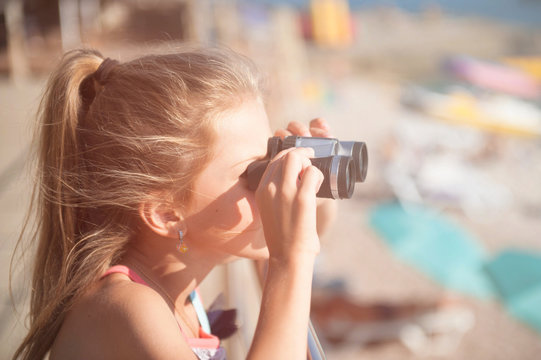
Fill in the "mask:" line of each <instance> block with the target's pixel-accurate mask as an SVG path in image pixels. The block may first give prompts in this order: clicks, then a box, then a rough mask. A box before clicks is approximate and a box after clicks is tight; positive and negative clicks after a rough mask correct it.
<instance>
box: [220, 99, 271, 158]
mask: <svg viewBox="0 0 541 360" xmlns="http://www.w3.org/2000/svg"><path fill="white" fill-rule="evenodd" d="M218 123H219V126H217V128H216V132H217V134H216V135H217V136H216V143H215V147H214V152H215V158H221V159H230V160H231V161H233V162H234V161H242V160H243V158H244V157H246V158H250V157H254V156H261V152H266V146H267V139H268V138H269V137H270V136H271V130H270V125H269V121H268V118H267V114H266V112H265V108H264V107H263V105H262V104H261V103H260V102H258V101H249V102H244V103H243V104H241V105H240V106H239V107H237V108H236V109H234V110H231V111H228V112H227V113H225V114H224V116H223V117H221V118H219V119H218ZM262 155H265V154H264V153H263V154H262Z"/></svg>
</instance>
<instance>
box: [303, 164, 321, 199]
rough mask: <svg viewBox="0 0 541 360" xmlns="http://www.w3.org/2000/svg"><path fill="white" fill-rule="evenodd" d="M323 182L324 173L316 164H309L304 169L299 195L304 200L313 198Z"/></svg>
mask: <svg viewBox="0 0 541 360" xmlns="http://www.w3.org/2000/svg"><path fill="white" fill-rule="evenodd" d="M322 183H323V173H322V172H321V171H320V170H319V169H318V168H317V167H315V166H313V165H309V166H307V167H306V168H305V169H304V172H303V175H302V178H301V181H300V184H299V190H298V197H299V199H301V200H303V201H308V200H310V199H313V201H314V202H315V201H316V199H315V195H316V194H317V192H318V191H319V188H320V187H321V184H322Z"/></svg>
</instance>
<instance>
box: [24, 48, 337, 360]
mask: <svg viewBox="0 0 541 360" xmlns="http://www.w3.org/2000/svg"><path fill="white" fill-rule="evenodd" d="M39 133H40V134H39V149H38V151H39V153H38V156H39V160H38V161H39V167H38V169H39V178H38V182H37V185H36V197H35V209H36V210H37V213H38V217H39V221H38V229H37V234H36V238H37V241H38V245H37V253H36V258H35V264H34V265H35V266H34V274H33V288H32V295H31V313H30V319H31V322H30V329H29V333H28V335H27V336H26V338H25V339H24V341H23V343H22V344H21V345H20V347H19V349H18V350H17V352H16V354H15V356H14V357H15V358H22V359H38V358H43V357H44V356H46V354H47V353H49V357H50V359H124V358H126V359H128V358H129V359H223V358H225V354H224V351H223V348H221V347H220V345H219V340H218V339H217V338H216V337H214V336H212V335H211V334H209V329H208V326H206V325H207V324H206V319H205V314H204V312H202V311H201V304H200V301H199V298H198V296H197V293H196V292H195V291H194V290H195V288H196V287H197V286H198V284H200V283H201V281H203V279H204V278H205V276H206V275H207V274H208V273H209V272H210V271H211V270H212V268H213V267H215V266H216V265H218V264H223V263H225V262H227V261H230V260H232V259H235V258H237V257H245V258H250V259H254V260H263V259H267V260H268V266H267V274H266V278H265V281H264V289H263V298H262V304H261V310H260V316H259V320H258V325H257V328H256V332H255V335H254V338H253V343H252V344H251V347H250V350H249V354H248V357H249V358H253V359H266V358H269V359H270V358H272V359H302V358H306V336H307V331H308V330H307V328H308V325H307V324H308V316H309V303H310V290H311V278H312V270H313V265H314V259H315V256H316V254H317V253H318V252H319V239H318V234H317V231H316V216H317V214H316V213H317V212H316V208H317V203H316V197H315V194H316V192H317V191H318V189H319V186H320V184H321V182H322V180H323V175H322V174H321V172H320V171H319V170H318V169H317V168H315V167H313V166H311V163H310V160H309V158H310V157H311V156H313V152H312V151H311V150H310V149H288V150H285V151H283V152H281V153H279V154H278V155H277V156H276V157H275V158H274V159H273V160H272V161H271V163H270V165H269V166H268V168H267V170H266V172H265V174H264V176H263V178H262V180H261V183H260V186H259V188H258V190H257V191H256V192H255V193H254V192H251V191H249V190H248V189H247V188H246V184H245V180H244V179H243V177H242V176H241V175H242V174H243V172H244V171H245V169H246V167H247V166H248V164H250V163H251V162H252V161H254V160H256V159H258V158H261V157H263V156H265V154H266V144H267V139H268V137H269V136H271V132H270V129H269V125H268V119H267V116H266V113H265V110H264V107H263V102H262V94H261V86H260V79H259V77H258V75H257V72H256V71H255V69H254V67H253V65H252V64H251V62H250V61H248V60H246V59H245V58H244V57H242V56H240V55H238V54H235V53H233V52H231V51H226V50H195V51H185V52H181V53H177V54H167V55H160V56H154V55H153V56H145V57H142V58H139V59H136V60H133V61H130V62H127V63H118V62H116V61H114V60H111V59H104V58H103V56H102V55H101V54H100V53H98V52H96V51H92V50H76V51H72V52H69V53H67V54H66V55H65V56H64V58H63V60H62V62H61V63H60V65H59V67H58V68H57V69H56V70H55V71H54V73H53V74H52V76H51V78H50V80H49V83H48V85H47V90H46V92H45V95H44V97H43V100H42V103H41V106H40V112H39ZM291 133H293V134H298V135H307V134H309V133H310V131H309V129H308V128H306V127H305V126H303V125H301V124H299V123H292V124H290V125H289V126H288V129H287V130H281V131H279V132H278V134H279V135H287V134H291ZM311 133H312V134H313V135H317V136H327V135H328V128H327V125H326V124H325V123H324V122H323V121H321V120H314V121H313V122H312V123H311ZM323 206H325V205H323ZM322 209H323V208H322ZM320 213H324V212H323V211H321V212H320Z"/></svg>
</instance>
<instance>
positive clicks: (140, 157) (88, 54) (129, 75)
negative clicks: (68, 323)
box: [14, 49, 261, 359]
mask: <svg viewBox="0 0 541 360" xmlns="http://www.w3.org/2000/svg"><path fill="white" fill-rule="evenodd" d="M260 83H261V82H260V78H259V76H258V74H257V71H256V70H255V68H254V66H253V64H252V63H251V62H250V61H249V60H247V59H246V58H244V57H243V56H241V55H238V54H236V53H234V52H232V51H230V50H224V49H199V50H189V51H183V52H179V53H172V54H164V55H150V56H144V57H141V58H139V59H136V60H133V61H130V62H126V63H117V62H115V61H111V60H109V59H107V60H105V61H104V59H103V56H102V55H101V54H100V53H99V52H97V51H94V50H75V51H71V52H68V53H67V54H65V56H64V57H63V59H62V61H61V63H60V65H59V66H58V68H57V69H56V70H55V71H54V72H53V74H52V75H51V77H50V79H49V82H48V85H47V88H46V91H45V93H44V96H43V99H42V102H41V105H40V110H39V113H38V121H39V123H38V126H39V140H38V149H37V151H38V159H37V161H38V167H37V168H38V180H37V182H36V185H35V186H36V190H35V194H36V195H35V197H34V200H33V203H34V208H35V211H36V212H37V216H38V222H37V224H38V225H37V228H36V231H35V234H34V236H33V238H34V240H33V241H37V250H36V255H35V261H34V270H33V278H32V293H31V300H30V328H29V332H28V334H27V336H26V338H25V339H24V340H23V342H22V344H21V345H20V346H19V348H18V349H17V351H16V353H15V355H14V358H22V359H38V358H43V357H44V356H45V355H46V354H47V352H48V351H49V349H50V347H51V345H52V343H53V342H54V339H55V337H56V335H57V333H58V331H59V329H60V327H61V325H62V322H63V319H64V317H65V314H66V312H67V310H68V309H69V307H70V306H71V304H72V303H73V302H74V300H75V299H76V298H77V296H78V295H80V294H81V293H82V291H84V289H85V288H86V287H87V286H88V285H89V284H91V283H93V282H95V281H96V280H97V279H98V278H99V277H100V275H101V274H102V273H103V272H104V271H105V269H107V268H108V267H109V266H111V265H113V264H114V263H115V262H117V261H118V259H119V258H120V257H121V256H122V253H123V249H124V247H125V245H126V243H127V242H128V241H129V240H130V237H131V236H132V235H133V233H134V231H135V230H136V224H137V221H136V219H137V215H136V214H137V208H138V206H139V204H140V203H142V202H144V201H152V200H156V197H160V199H168V200H170V201H177V202H179V203H182V204H186V203H187V202H189V200H190V190H191V186H192V183H193V180H194V178H195V177H196V175H197V174H198V173H199V172H200V171H201V170H202V169H203V167H204V166H205V164H206V163H207V162H208V160H209V158H210V157H211V156H212V154H211V151H210V150H209V149H211V148H212V144H213V141H214V139H215V137H216V133H215V131H214V124H215V120H216V118H217V117H218V116H219V115H220V114H221V113H223V112H224V111H227V110H229V109H232V108H234V107H236V106H239V105H240V104H241V103H242V102H243V101H244V100H246V99H247V98H259V97H260V96H261V86H260ZM20 241H21V240H19V242H20Z"/></svg>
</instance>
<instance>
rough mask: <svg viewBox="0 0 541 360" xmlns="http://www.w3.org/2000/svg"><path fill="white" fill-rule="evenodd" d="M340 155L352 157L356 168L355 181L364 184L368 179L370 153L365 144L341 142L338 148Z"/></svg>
mask: <svg viewBox="0 0 541 360" xmlns="http://www.w3.org/2000/svg"><path fill="white" fill-rule="evenodd" d="M338 155H344V156H352V157H353V160H354V167H355V180H356V181H357V182H363V181H364V179H366V171H367V169H368V153H367V151H366V145H365V143H364V142H360V141H341V142H340V143H339V147H338Z"/></svg>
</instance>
